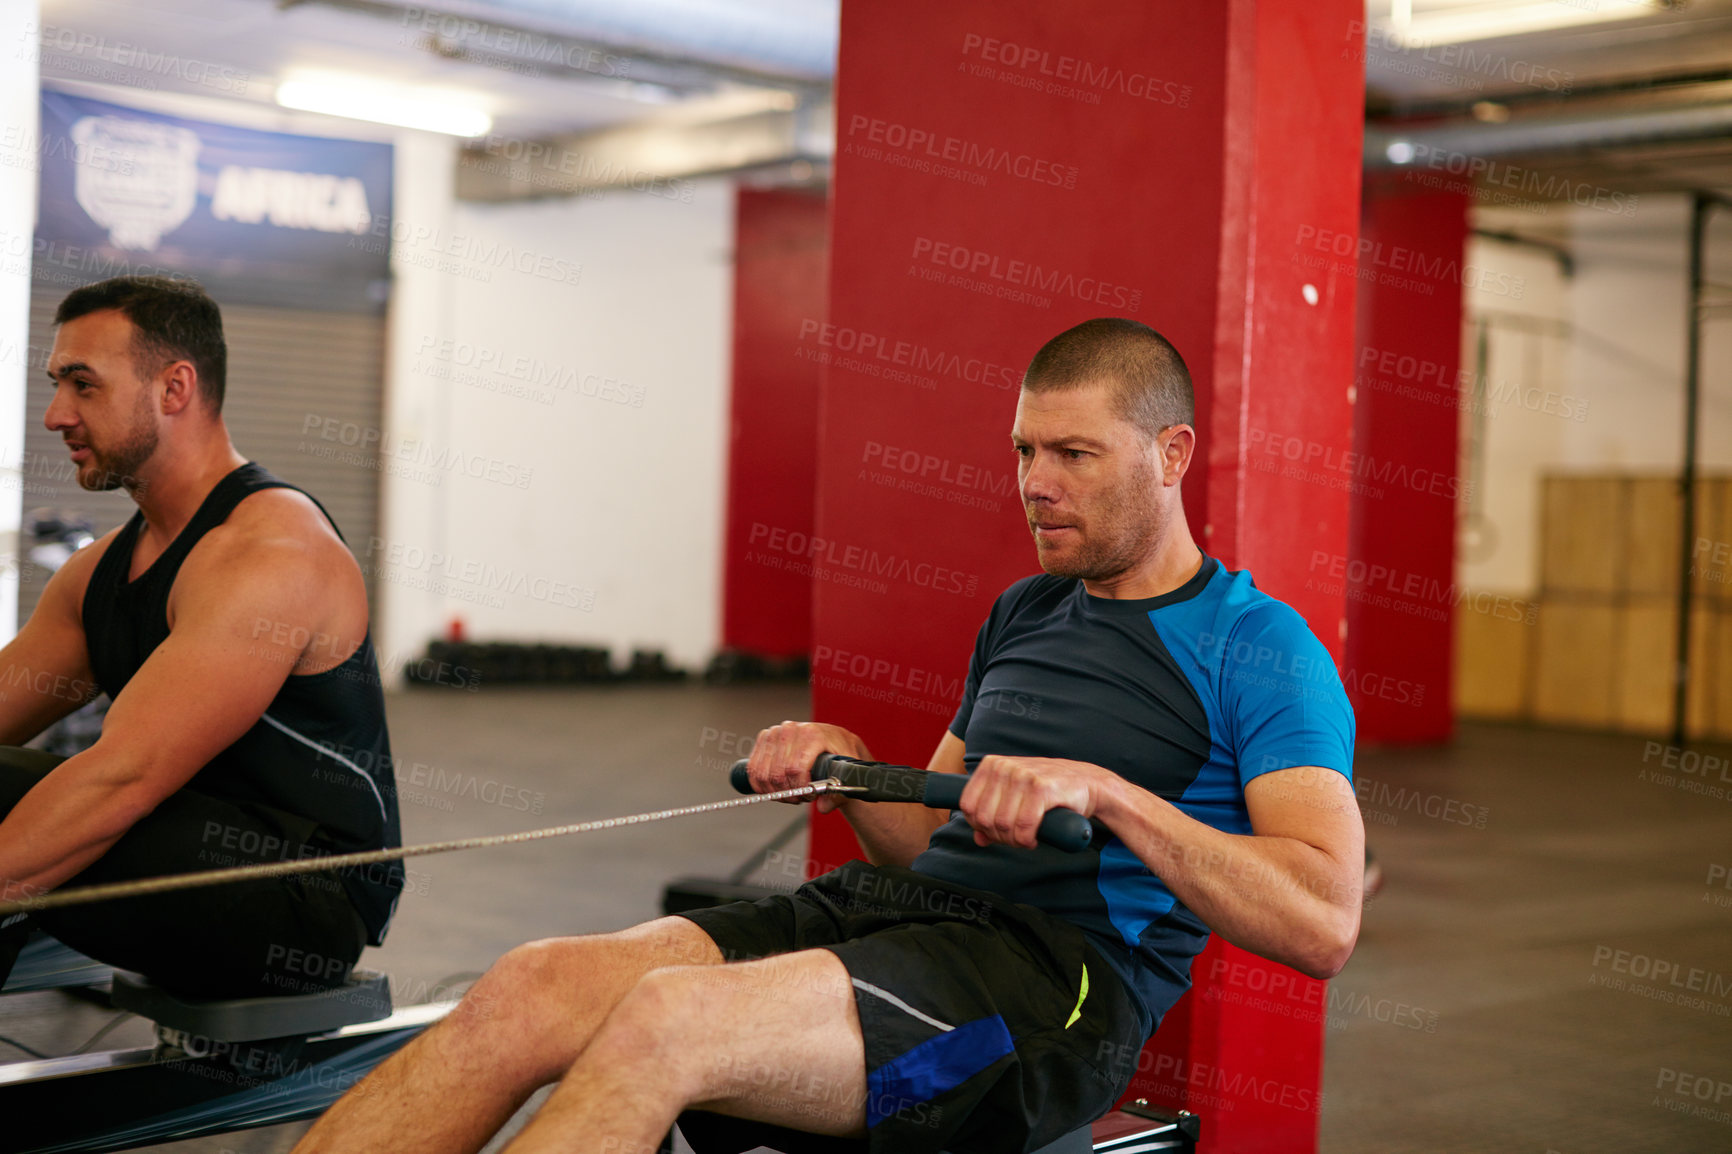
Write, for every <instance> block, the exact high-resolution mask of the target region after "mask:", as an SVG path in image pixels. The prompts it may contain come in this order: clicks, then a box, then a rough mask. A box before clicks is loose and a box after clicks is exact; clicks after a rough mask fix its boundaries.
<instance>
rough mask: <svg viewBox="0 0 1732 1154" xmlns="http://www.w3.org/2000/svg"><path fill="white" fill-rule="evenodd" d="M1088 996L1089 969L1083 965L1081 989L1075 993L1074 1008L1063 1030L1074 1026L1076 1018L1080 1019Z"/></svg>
mask: <svg viewBox="0 0 1732 1154" xmlns="http://www.w3.org/2000/svg"><path fill="white" fill-rule="evenodd" d="M1088 996H1089V968H1088V966H1087V965H1084V966H1083V980H1082V989H1080V990H1078V991H1077V996H1076V1008H1075V1009H1073V1010H1072V1011H1071V1012H1070V1021H1068V1022H1066V1023H1065V1024H1064V1028H1065V1029H1067V1030H1068V1029H1070V1028H1071V1027H1072V1026H1074V1025H1076V1020H1077V1019H1078V1018H1080V1017H1082V1004H1083V1000H1084V999H1086V998H1087V997H1088Z"/></svg>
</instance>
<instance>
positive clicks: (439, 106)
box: [277, 78, 493, 136]
mask: <svg viewBox="0 0 1732 1154" xmlns="http://www.w3.org/2000/svg"><path fill="white" fill-rule="evenodd" d="M277 103H278V104H280V105H282V106H283V107H284V108H298V109H300V110H302V111H303V112H323V113H325V114H326V115H329V116H346V117H349V118H350V119H352V120H371V121H373V122H374V123H377V124H392V125H396V126H397V127H399V128H418V129H421V130H422V131H424V132H443V133H446V134H447V135H450V136H480V135H482V134H483V133H485V132H486V131H487V130H488V129H490V128H492V127H493V118H492V117H491V116H489V115H488V114H487V113H485V112H483V111H481V110H480V109H479V108H476V107H474V106H473V105H466V104H463V103H461V102H460V101H458V100H455V99H453V98H451V97H450V96H449V95H446V94H444V93H438V94H430V93H421V92H417V91H415V90H413V89H409V88H401V87H397V86H395V85H382V84H375V83H371V82H367V81H361V80H349V79H340V78H320V79H317V80H285V81H283V82H282V83H281V84H279V85H277Z"/></svg>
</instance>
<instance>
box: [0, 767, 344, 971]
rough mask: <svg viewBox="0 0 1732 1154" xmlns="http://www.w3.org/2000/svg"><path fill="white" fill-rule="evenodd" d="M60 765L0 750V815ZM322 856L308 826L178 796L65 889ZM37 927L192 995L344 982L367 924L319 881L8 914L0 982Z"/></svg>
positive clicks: (0, 943) (270, 881)
mask: <svg viewBox="0 0 1732 1154" xmlns="http://www.w3.org/2000/svg"><path fill="white" fill-rule="evenodd" d="M60 761H61V759H60V758H58V757H56V756H54V755H53V754H49V753H42V752H40V751H38V750H34V749H19V748H16V747H12V746H0V817H4V816H5V815H6V814H7V813H9V812H11V810H12V807H13V806H15V805H17V804H18V802H19V800H20V799H22V798H23V797H24V795H25V794H26V793H28V792H29V791H30V789H31V788H32V787H34V786H35V785H36V783H37V782H38V781H40V780H41V779H42V778H43V777H44V776H45V775H47V774H48V773H49V772H50V771H51V770H53V768H54V767H55V766H57V765H59V764H60ZM330 852H332V851H331V849H330V848H328V847H326V846H323V845H322V844H320V843H319V841H318V840H317V827H316V826H315V825H314V824H313V823H312V822H311V821H309V820H307V819H306V818H300V817H295V816H293V815H291V814H286V813H281V812H278V811H275V810H267V809H266V808H265V807H263V806H258V807H255V808H242V807H241V806H238V805H235V804H234V803H232V802H229V801H224V800H222V799H220V798H215V797H211V796H209V795H207V794H203V793H200V792H199V791H197V790H194V789H180V790H177V791H176V792H174V793H172V794H170V795H169V796H168V797H167V798H165V799H164V800H163V802H162V803H161V804H160V805H158V806H157V807H156V808H155V809H154V810H152V811H151V812H150V813H149V814H147V815H145V816H144V817H142V818H140V819H139V820H138V821H137V822H136V823H135V824H134V825H133V826H132V828H131V829H129V830H127V831H126V833H124V834H122V835H121V837H120V840H119V841H117V842H115V843H114V845H113V846H111V847H110V848H109V849H108V851H107V852H106V853H104V854H103V855H102V856H101V857H100V858H98V859H97V860H96V861H95V862H93V863H92V864H91V865H90V866H88V867H87V868H86V869H85V870H84V871H83V872H82V873H80V874H78V875H77V876H76V877H73V878H72V879H70V880H69V881H67V882H66V884H65V886H63V887H62V888H66V889H70V888H72V887H74V886H84V885H97V884H99V883H103V882H116V881H128V880H130V879H132V878H141V877H155V876H156V875H158V874H177V873H191V872H193V871H195V870H206V869H212V868H216V867H219V866H236V865H250V864H252V863H254V862H260V861H279V860H283V859H288V858H297V857H306V856H322V855H323V854H327V853H330ZM36 926H39V927H40V928H42V929H44V930H46V931H47V932H48V933H49V934H51V935H52V936H54V937H56V938H58V939H59V940H60V941H62V942H64V943H65V944H66V945H69V946H71V947H72V948H73V949H75V950H78V951H80V952H81V953H85V954H88V955H89V956H91V957H93V958H95V959H96V960H97V961H100V962H106V963H108V964H109V965H111V966H119V967H120V968H121V969H126V970H137V971H139V972H141V973H143V974H144V975H145V976H146V977H148V978H150V979H151V980H152V981H154V982H156V983H157V984H158V985H160V986H163V987H164V988H166V989H169V990H171V991H174V992H177V993H185V994H190V995H193V996H196V997H201V998H250V997H263V996H269V995H281V994H297V993H304V992H307V991H309V990H322V989H328V988H330V987H332V986H336V985H341V984H342V982H343V980H344V979H345V978H346V977H347V976H348V974H349V970H350V968H351V967H353V966H354V964H355V960H356V959H357V958H359V957H360V956H361V950H362V948H363V947H365V946H366V944H367V927H366V924H365V923H364V922H363V921H362V920H361V916H360V914H358V913H356V912H355V907H354V904H353V903H352V902H351V901H350V900H349V896H348V893H347V891H346V890H345V889H344V888H343V884H342V882H341V880H339V879H338V877H337V876H336V875H335V874H326V873H312V874H301V875H296V876H291V877H280V878H260V879H257V880H254V881H249V882H235V883H230V884H228V885H220V886H205V887H203V888H200V889H188V890H177V891H172V892H170V893H162V894H150V895H147V896H145V897H136V898H121V899H119V900H116V901H106V902H97V903H95V904H93V905H87V906H68V907H66V908H65V909H55V910H42V911H40V912H37V913H32V914H29V915H22V914H20V915H14V917H12V918H9V919H5V920H4V922H0V982H3V981H4V980H5V978H6V975H7V974H8V973H9V972H10V971H11V969H12V964H13V962H14V961H15V960H16V959H17V957H18V952H19V950H20V949H21V948H22V947H23V945H24V944H25V941H26V939H27V938H28V937H29V935H30V931H31V929H32V928H33V927H36Z"/></svg>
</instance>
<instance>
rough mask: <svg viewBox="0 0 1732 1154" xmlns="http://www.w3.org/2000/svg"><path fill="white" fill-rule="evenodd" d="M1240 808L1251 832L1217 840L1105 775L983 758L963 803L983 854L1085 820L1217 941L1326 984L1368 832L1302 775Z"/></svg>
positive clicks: (1316, 771)
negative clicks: (1046, 820) (1067, 812)
mask: <svg viewBox="0 0 1732 1154" xmlns="http://www.w3.org/2000/svg"><path fill="white" fill-rule="evenodd" d="M1245 805H1246V808H1247V809H1248V810H1249V812H1250V816H1251V828H1252V829H1253V830H1254V831H1255V832H1254V833H1252V834H1250V835H1244V834H1230V833H1224V832H1222V831H1221V830H1218V829H1215V828H1214V827H1213V826H1209V825H1206V824H1204V823H1203V822H1200V821H1197V820H1196V819H1195V818H1193V817H1190V816H1188V815H1187V814H1185V813H1184V812H1183V811H1182V810H1180V809H1179V808H1178V807H1176V806H1174V805H1173V804H1172V803H1170V802H1168V801H1165V800H1163V799H1161V798H1159V797H1157V796H1155V795H1154V794H1153V793H1150V792H1149V791H1148V790H1146V789H1143V788H1141V787H1140V786H1137V785H1134V784H1132V783H1131V782H1129V781H1126V780H1125V779H1124V778H1123V777H1120V776H1119V775H1118V774H1116V773H1113V772H1111V771H1110V770H1106V769H1102V768H1101V767H1100V766H1097V765H1090V764H1088V763H1086V762H1077V761H1066V760H1062V759H1057V758H1008V757H988V758H985V759H983V760H982V762H981V764H980V766H979V768H977V769H976V770H975V773H974V780H973V781H972V782H970V784H969V787H968V789H967V790H966V791H965V792H964V793H963V797H962V809H963V813H964V814H966V815H967V816H968V819H969V821H970V823H971V824H972V825H973V826H974V828H975V840H976V841H978V842H979V843H980V844H982V845H985V844H989V843H991V842H1005V843H1009V844H1013V845H1022V846H1033V845H1034V844H1035V839H1034V831H1035V829H1036V828H1037V826H1038V825H1039V822H1040V818H1041V816H1042V815H1043V814H1044V813H1045V812H1046V811H1047V810H1049V809H1052V808H1053V807H1054V806H1066V807H1068V808H1071V809H1075V810H1077V811H1078V812H1079V813H1082V814H1084V815H1086V816H1089V817H1092V818H1094V819H1095V820H1097V821H1099V822H1101V823H1102V824H1104V825H1106V827H1107V828H1108V829H1110V830H1112V831H1113V833H1114V834H1116V835H1118V837H1119V839H1120V840H1121V841H1123V842H1124V843H1125V845H1126V847H1127V848H1129V849H1130V851H1131V852H1132V853H1133V854H1135V855H1136V856H1137V858H1138V860H1140V861H1141V862H1142V863H1143V864H1144V865H1146V866H1148V867H1149V869H1150V870H1152V871H1153V872H1154V873H1155V874H1156V875H1158V876H1159V877H1160V879H1161V880H1162V881H1164V882H1165V883H1166V884H1167V888H1169V889H1171V890H1172V891H1173V896H1174V897H1176V898H1178V899H1179V900H1180V901H1181V902H1183V903H1185V905H1186V906H1187V907H1189V908H1190V909H1191V910H1192V911H1193V912H1194V913H1196V915H1197V916H1198V917H1199V918H1201V919H1202V920H1203V922H1204V923H1205V924H1206V925H1208V927H1209V928H1210V929H1211V930H1213V931H1214V932H1216V933H1218V934H1220V935H1221V936H1222V937H1224V938H1226V939H1227V940H1228V941H1230V942H1232V943H1233V944H1234V945H1237V946H1241V947H1243V948H1245V949H1247V950H1250V951H1251V952H1253V953H1256V954H1261V955H1262V956H1263V957H1266V958H1270V959H1272V960H1274V961H1277V962H1282V963H1284V964H1286V965H1289V966H1292V967H1293V968H1294V969H1296V970H1299V971H1300V972H1301V973H1305V974H1309V975H1311V976H1312V977H1315V978H1329V977H1333V976H1334V975H1335V974H1337V973H1339V972H1340V970H1341V967H1342V966H1344V965H1346V963H1347V959H1348V958H1349V957H1351V956H1352V954H1353V945H1354V942H1355V941H1356V940H1357V939H1358V936H1359V914H1360V909H1361V905H1362V899H1361V895H1360V889H1361V885H1362V882H1363V873H1364V867H1365V829H1364V826H1363V825H1362V824H1361V822H1360V817H1359V806H1358V804H1357V802H1356V801H1355V799H1354V796H1353V787H1352V786H1351V785H1350V784H1349V783H1348V781H1347V779H1346V778H1345V777H1344V776H1342V775H1341V774H1339V773H1337V772H1335V771H1334V770H1330V769H1321V768H1317V767H1315V766H1298V767H1294V768H1291V769H1283V770H1277V771H1275V772H1273V773H1266V774H1263V775H1261V776H1259V777H1257V778H1254V779H1253V780H1252V781H1251V783H1250V785H1248V786H1246V787H1245Z"/></svg>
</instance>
